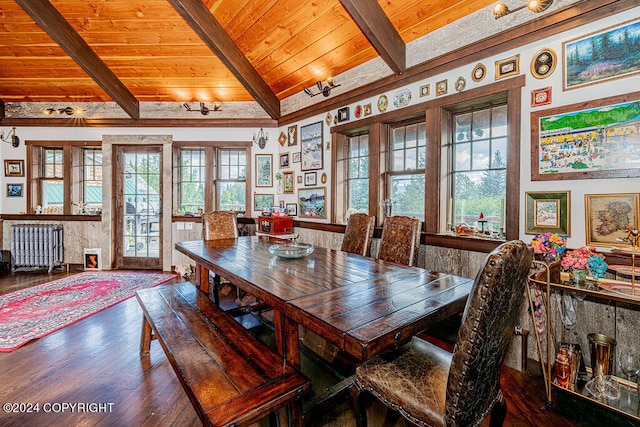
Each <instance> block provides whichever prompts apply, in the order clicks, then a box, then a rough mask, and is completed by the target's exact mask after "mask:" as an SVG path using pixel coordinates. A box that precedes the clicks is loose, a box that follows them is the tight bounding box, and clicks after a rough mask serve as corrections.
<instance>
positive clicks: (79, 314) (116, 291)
mask: <svg viewBox="0 0 640 427" xmlns="http://www.w3.org/2000/svg"><path fill="white" fill-rule="evenodd" d="M174 277H177V275H176V274H168V273H147V272H144V273H140V272H106V271H103V272H93V271H92V272H85V273H80V274H76V275H73V276H68V277H65V278H63V279H58V280H54V281H52V282H47V283H43V284H41V285H36V286H32V287H30V288H25V289H21V290H19V291H15V292H11V293H8V294H6V295H1V296H0V352H9V351H12V350H15V349H16V348H18V347H20V346H22V345H24V344H26V343H27V342H29V341H31V340H34V339H36V338H41V337H43V336H45V335H48V334H50V333H52V332H55V331H57V330H58V329H62V328H64V327H65V326H68V325H70V324H72V323H74V322H77V321H78V320H81V319H84V318H85V317H88V316H91V315H92V314H95V313H97V312H99V311H101V310H104V309H105V308H108V307H111V306H112V305H115V304H117V303H119V302H121V301H124V300H126V299H128V298H131V297H132V296H134V295H135V292H136V290H138V289H143V288H150V287H153V286H156V285H159V284H161V283H164V282H166V281H168V280H171V279H173V278H174Z"/></svg>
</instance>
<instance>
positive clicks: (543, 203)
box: [525, 191, 571, 236]
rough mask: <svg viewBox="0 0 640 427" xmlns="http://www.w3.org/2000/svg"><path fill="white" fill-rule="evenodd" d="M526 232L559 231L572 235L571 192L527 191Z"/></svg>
mask: <svg viewBox="0 0 640 427" xmlns="http://www.w3.org/2000/svg"><path fill="white" fill-rule="evenodd" d="M525 202H526V217H525V233H526V234H539V233H547V232H550V233H558V234H562V235H564V236H570V235H571V228H570V225H569V220H570V218H571V192H570V191H557V192H553V193H547V192H542V191H529V192H526V193H525Z"/></svg>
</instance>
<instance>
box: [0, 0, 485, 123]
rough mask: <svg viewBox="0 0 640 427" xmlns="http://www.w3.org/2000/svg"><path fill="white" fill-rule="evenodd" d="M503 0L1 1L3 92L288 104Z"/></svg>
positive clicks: (57, 97)
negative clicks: (307, 89)
mask: <svg viewBox="0 0 640 427" xmlns="http://www.w3.org/2000/svg"><path fill="white" fill-rule="evenodd" d="M493 1H494V0H393V1H392V0H378V1H377V2H376V1H374V0H204V1H202V0H0V100H1V101H2V102H4V103H6V102H51V103H65V102H76V103H77V102H108V101H115V102H116V103H118V104H119V105H120V107H121V108H122V109H123V110H125V111H126V112H127V113H128V114H129V115H130V116H131V117H132V118H138V116H139V103H140V102H180V103H182V102H231V101H254V100H255V101H257V102H258V103H259V104H260V105H261V106H262V107H263V108H264V109H265V111H266V112H267V113H268V114H269V115H270V116H271V117H273V118H278V117H279V115H280V105H279V101H280V100H282V99H284V98H286V97H288V96H291V95H293V94H295V93H297V92H301V91H302V90H304V88H305V87H314V86H315V83H316V81H318V80H323V81H324V80H326V79H327V78H328V77H332V76H336V75H339V74H340V73H343V72H345V71H347V70H349V69H351V68H353V67H355V66H357V65H360V64H362V63H364V62H367V61H369V60H371V59H373V58H375V57H377V56H380V57H382V58H383V59H384V61H385V62H386V63H387V65H388V66H389V68H390V69H391V70H392V72H394V73H396V74H399V73H401V72H402V71H403V70H404V69H405V67H406V64H405V44H406V43H408V42H410V41H412V40H414V39H416V38H418V37H421V36H423V35H425V34H427V33H429V32H431V31H433V30H436V29H438V28H440V27H443V26H445V25H447V24H449V23H451V22H453V21H455V20H457V19H459V18H461V17H463V16H466V15H468V14H470V13H473V12H475V11H477V10H479V9H482V8H484V7H486V6H488V5H489V4H491V3H493Z"/></svg>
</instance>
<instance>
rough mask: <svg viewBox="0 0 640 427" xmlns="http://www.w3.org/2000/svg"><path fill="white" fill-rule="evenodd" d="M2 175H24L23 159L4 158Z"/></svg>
mask: <svg viewBox="0 0 640 427" xmlns="http://www.w3.org/2000/svg"><path fill="white" fill-rule="evenodd" d="M4 176H24V160H5V161H4Z"/></svg>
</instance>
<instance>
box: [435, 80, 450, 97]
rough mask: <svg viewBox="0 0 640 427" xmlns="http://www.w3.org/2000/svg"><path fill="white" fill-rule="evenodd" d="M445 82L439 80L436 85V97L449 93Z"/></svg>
mask: <svg viewBox="0 0 640 427" xmlns="http://www.w3.org/2000/svg"><path fill="white" fill-rule="evenodd" d="M448 86H449V85H448V83H447V80H440V81H439V82H437V83H436V96H442V95H446V94H447V92H448V91H449V88H448Z"/></svg>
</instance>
